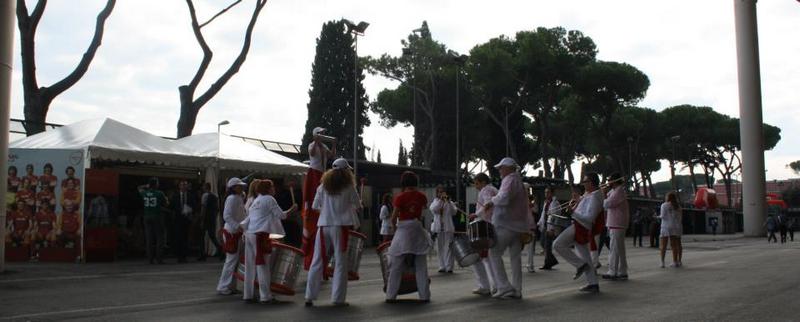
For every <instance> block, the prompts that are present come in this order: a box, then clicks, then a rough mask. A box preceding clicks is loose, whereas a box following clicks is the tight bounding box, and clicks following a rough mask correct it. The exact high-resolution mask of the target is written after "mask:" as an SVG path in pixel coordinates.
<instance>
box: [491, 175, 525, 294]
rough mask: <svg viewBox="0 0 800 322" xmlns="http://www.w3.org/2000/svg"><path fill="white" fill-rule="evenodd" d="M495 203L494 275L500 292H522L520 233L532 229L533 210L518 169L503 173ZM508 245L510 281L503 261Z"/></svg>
mask: <svg viewBox="0 0 800 322" xmlns="http://www.w3.org/2000/svg"><path fill="white" fill-rule="evenodd" d="M492 204H493V205H494V209H493V213H492V224H493V225H494V231H495V238H496V240H495V244H494V247H492V248H491V249H489V259H490V260H491V263H492V265H491V268H492V276H493V278H494V283H495V286H496V287H497V294H512V293H513V295H514V296H521V294H522V257H521V252H522V243H521V242H520V236H521V233H527V232H529V231H530V230H529V228H528V227H529V226H530V222H531V221H532V219H531V216H530V210H529V209H528V208H529V207H528V193H527V192H526V191H525V187H524V186H523V185H522V177H521V176H520V174H519V172H516V171H515V172H512V173H509V174H508V175H506V176H505V177H503V181H502V182H501V183H500V189H498V191H497V195H495V196H494V197H492ZM506 249H508V252H509V255H510V257H511V261H510V264H511V282H509V280H508V275H506V270H505V266H504V264H503V253H505V251H506Z"/></svg>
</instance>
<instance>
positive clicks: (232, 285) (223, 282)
mask: <svg viewBox="0 0 800 322" xmlns="http://www.w3.org/2000/svg"><path fill="white" fill-rule="evenodd" d="M246 185H247V184H246V183H244V182H242V180H241V179H239V178H236V177H234V178H230V179H229V180H228V184H227V185H226V186H227V188H228V197H226V198H225V204H224V205H223V208H222V219H223V220H224V221H225V225H224V226H223V227H222V249H223V250H224V251H225V264H223V265H222V273H220V276H219V282H218V283H217V293H219V294H221V295H230V294H236V293H238V291H236V279H235V278H233V273H234V271H236V265H237V264H238V262H239V246H240V245H239V241H241V240H242V234H243V231H242V227H241V225H240V224H239V223H241V222H242V221H244V219H245V217H246V216H247V213H246V212H245V208H244V200H243V195H242V190H243V189H244V187H245V186H246Z"/></svg>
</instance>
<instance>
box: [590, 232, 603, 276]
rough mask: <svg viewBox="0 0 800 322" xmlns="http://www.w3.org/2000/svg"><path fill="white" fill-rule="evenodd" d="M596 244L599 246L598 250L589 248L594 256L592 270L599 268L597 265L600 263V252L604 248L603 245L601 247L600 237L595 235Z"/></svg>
mask: <svg viewBox="0 0 800 322" xmlns="http://www.w3.org/2000/svg"><path fill="white" fill-rule="evenodd" d="M592 238H594V244H595V245H597V249H595V250H592V249H591V248H589V252H590V253H591V256H592V268H595V267H597V264H598V263H600V250H601V249H602V248H603V245H600V235H594V237H592Z"/></svg>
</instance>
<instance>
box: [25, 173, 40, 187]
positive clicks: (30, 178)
mask: <svg viewBox="0 0 800 322" xmlns="http://www.w3.org/2000/svg"><path fill="white" fill-rule="evenodd" d="M38 184H39V177H37V176H35V175H32V174H29V175H26V176H24V177H22V188H25V189H28V190H33V191H35V190H36V186H37V185H38Z"/></svg>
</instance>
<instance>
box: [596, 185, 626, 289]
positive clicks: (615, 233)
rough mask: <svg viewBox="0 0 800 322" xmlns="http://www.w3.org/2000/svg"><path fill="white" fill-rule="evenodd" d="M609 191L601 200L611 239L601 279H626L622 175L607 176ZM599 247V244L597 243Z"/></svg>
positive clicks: (624, 207)
mask: <svg viewBox="0 0 800 322" xmlns="http://www.w3.org/2000/svg"><path fill="white" fill-rule="evenodd" d="M608 182H609V186H610V189H611V190H610V191H609V192H608V196H607V197H606V199H605V200H604V201H603V209H605V210H606V227H607V228H608V235H609V237H610V239H611V241H610V243H609V248H610V254H609V255H608V272H607V273H606V274H603V279H608V280H614V281H626V280H628V259H627V257H626V256H625V231H626V230H628V223H629V221H630V219H629V218H630V214H629V213H628V193H627V191H626V189H625V184H624V181H623V179H622V175H621V174H619V173H618V172H615V173H612V174H611V175H610V176H609V177H608ZM598 248H600V245H598Z"/></svg>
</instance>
